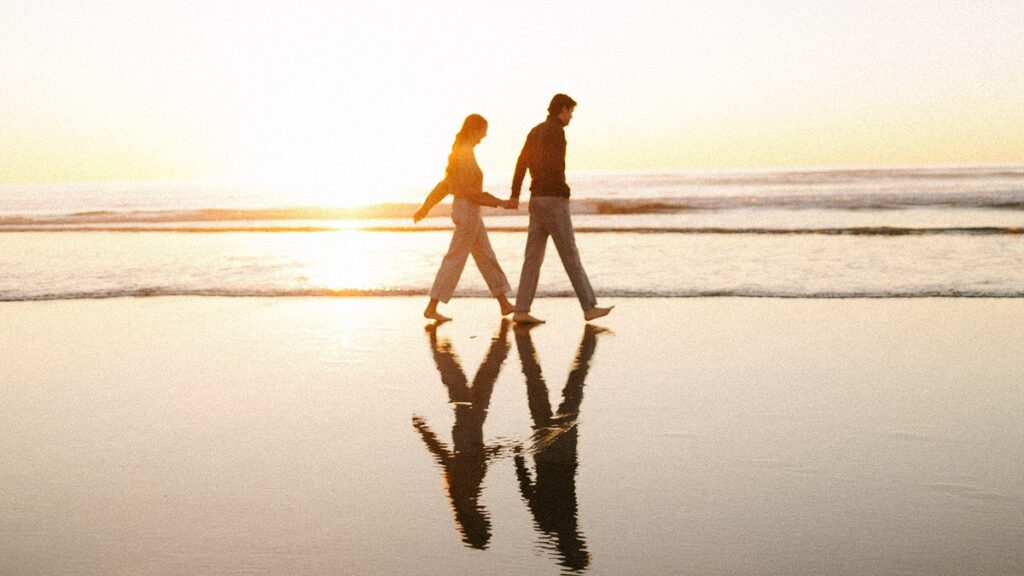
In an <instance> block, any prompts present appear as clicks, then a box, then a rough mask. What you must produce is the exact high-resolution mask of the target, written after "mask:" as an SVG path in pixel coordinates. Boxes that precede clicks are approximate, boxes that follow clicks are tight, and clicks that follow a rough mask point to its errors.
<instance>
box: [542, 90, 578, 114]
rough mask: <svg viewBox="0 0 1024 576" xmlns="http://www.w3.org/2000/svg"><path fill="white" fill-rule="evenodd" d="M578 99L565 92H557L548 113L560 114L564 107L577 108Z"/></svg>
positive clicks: (549, 105)
mask: <svg viewBox="0 0 1024 576" xmlns="http://www.w3.org/2000/svg"><path fill="white" fill-rule="evenodd" d="M575 107H576V101H575V100H573V99H572V98H569V97H568V96H566V95H565V94H555V97H554V98H552V99H551V104H548V114H558V113H559V112H561V111H562V108H569V109H572V108H575Z"/></svg>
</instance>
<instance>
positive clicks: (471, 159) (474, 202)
mask: <svg viewBox="0 0 1024 576" xmlns="http://www.w3.org/2000/svg"><path fill="white" fill-rule="evenodd" d="M485 136H487V120H485V119H484V117H483V116H480V115H479V114H470V115H469V116H467V117H466V120H465V121H464V122H463V123H462V129H461V130H459V133H458V134H456V135H455V143H454V144H452V152H451V154H450V155H449V156H448V168H447V171H446V175H445V179H444V180H443V181H441V182H440V183H439V184H438V185H437V186H435V187H434V190H433V191H431V193H430V195H429V196H427V199H426V200H425V201H424V202H423V206H421V207H420V209H419V210H417V211H416V214H414V215H413V221H414V222H419V221H420V220H422V219H423V218H425V217H426V216H427V212H429V211H430V209H431V208H433V207H434V206H435V205H436V204H437V203H438V202H440V201H441V199H443V198H444V197H445V196H447V195H448V194H451V195H452V196H454V197H455V199H454V200H453V201H452V222H454V223H455V233H454V234H453V235H452V241H451V244H450V245H449V247H448V253H447V254H445V256H444V260H442V261H441V267H440V269H438V271H437V276H436V277H435V278H434V285H433V286H432V287H431V289H430V302H429V303H428V304H427V308H426V309H425V310H424V311H423V316H425V317H426V318H430V319H431V320H436V321H438V322H444V321H447V320H451V318H449V317H448V316H445V315H443V314H441V313H440V312H438V311H437V304H438V302H444V303H446V304H447V303H448V301H449V300H450V299H451V297H452V294H453V293H454V292H455V286H456V285H458V283H459V277H460V276H462V270H463V268H465V266H466V259H467V258H468V257H469V255H470V254H472V255H473V260H474V261H475V262H476V266H477V268H479V269H480V273H481V274H483V277H484V280H485V281H486V282H487V287H488V288H489V289H490V291H491V294H493V295H494V297H495V298H497V300H498V304H499V305H500V306H501V315H502V316H505V315H508V314H511V313H512V311H513V308H512V303H511V302H509V301H508V297H507V296H506V294H507V293H508V292H509V291H510V290H511V289H512V288H511V286H509V283H508V279H507V278H506V277H505V273H504V272H503V271H502V269H501V265H499V264H498V259H497V257H495V255H494V250H493V249H492V248H491V241H490V239H488V237H487V227H486V226H484V221H483V218H481V216H480V207H481V206H501V207H503V208H508V207H509V202H508V201H505V200H499V199H498V198H496V197H495V196H492V195H491V194H488V193H487V192H484V190H483V183H484V174H483V172H482V171H481V170H480V166H479V165H477V163H476V155H475V154H474V151H473V149H474V148H476V145H477V144H479V143H480V141H481V140H483V139H484V137H485Z"/></svg>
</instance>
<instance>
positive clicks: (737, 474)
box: [0, 298, 1024, 576]
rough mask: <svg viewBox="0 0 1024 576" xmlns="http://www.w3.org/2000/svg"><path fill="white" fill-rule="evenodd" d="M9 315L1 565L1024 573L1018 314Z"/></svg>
mask: <svg viewBox="0 0 1024 576" xmlns="http://www.w3.org/2000/svg"><path fill="white" fill-rule="evenodd" d="M609 303H614V304H617V308H616V310H615V311H614V312H613V313H612V315H611V316H610V317H608V318H607V319H603V320H604V321H601V322H598V324H600V326H602V327H606V328H608V329H609V330H608V331H604V332H602V331H600V330H598V329H594V328H591V329H585V328H584V324H583V322H582V318H581V314H580V312H579V310H578V307H577V305H576V303H575V301H574V300H570V299H544V300H542V301H539V302H538V303H537V305H536V306H535V309H534V311H535V313H536V314H537V315H539V316H542V317H544V318H546V319H547V320H548V323H547V324H545V325H542V326H539V327H536V328H534V329H532V330H528V331H524V330H522V329H519V330H517V329H515V328H514V327H512V326H510V325H508V324H502V323H501V322H500V321H499V319H498V318H497V306H496V305H495V304H494V303H493V302H491V301H487V300H480V299H457V300H454V301H453V303H452V304H451V305H450V306H448V307H447V308H446V310H445V311H446V312H447V313H450V314H451V315H454V316H455V317H456V320H455V321H454V322H451V323H447V324H444V325H442V326H440V327H438V328H436V330H425V329H424V325H425V321H424V320H423V319H421V318H419V317H418V314H419V312H420V311H421V309H422V307H423V304H424V302H423V301H422V299H419V298H381V299H369V298H367V299H360V298H352V299H345V298H339V299H289V298H275V299H259V298H252V299H250V298H239V299H229V298H147V299H113V300H95V301H64V302H22V303H2V304H0V318H2V322H0V350H2V352H3V362H2V363H0V454H2V455H3V464H2V466H0V574H3V575H5V576H6V575H12V576H23V575H34V574H89V575H92V574H95V575H101V574H102V575H109V574H169V575H190V576H191V575H200V574H209V575H223V574H274V575H276V574H325V575H326V574H331V575H338V574H427V575H432V574H438V575H440V574H464V573H496V574H497V573H500V574H565V573H586V574H851V575H852V574H893V573H901V574H921V575H925V574H927V575H936V574H972V575H986V574H1020V573H1024V548H1022V547H1021V546H1020V542H1022V541H1024V482H1021V478H1024V458H1021V456H1020V452H1021V446H1024V409H1022V406H1024V386H1022V383H1024V368H1022V364H1021V350H1024V300H1021V299H895V300H893V299H889V300H799V299H793V300H780V299H731V298H720V299H619V300H617V301H615V302H609Z"/></svg>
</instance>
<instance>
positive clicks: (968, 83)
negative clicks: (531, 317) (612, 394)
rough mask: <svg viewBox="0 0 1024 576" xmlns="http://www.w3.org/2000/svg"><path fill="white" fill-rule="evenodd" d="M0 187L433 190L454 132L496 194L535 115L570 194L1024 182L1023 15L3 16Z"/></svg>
mask: <svg viewBox="0 0 1024 576" xmlns="http://www.w3.org/2000/svg"><path fill="white" fill-rule="evenodd" d="M0 22H2V27H3V34H0V54H2V56H0V78H2V80H0V82H2V83H3V105H2V106H0V125H2V126H3V127H4V129H3V130H2V131H0V150H2V151H3V161H2V162H0V183H11V182H82V181H122V180H132V181H147V180H191V179H212V180H218V181H225V182H233V183H242V184H258V185H264V186H268V187H274V188H278V189H282V188H284V189H294V190H296V191H299V192H301V194H303V195H304V196H311V197H313V198H315V199H317V200H318V203H322V204H340V205H348V204H354V203H359V201H360V200H362V199H364V198H366V197H367V196H373V197H382V196H384V197H397V196H403V195H405V194H406V193H407V192H408V190H410V189H416V190H421V189H424V188H427V189H429V186H430V185H431V184H432V183H433V181H435V180H436V178H438V177H439V176H440V174H441V172H442V171H443V167H444V162H445V157H446V156H447V153H448V148H449V146H450V144H451V139H452V136H453V134H454V132H455V131H456V130H457V128H458V126H459V124H460V122H461V120H462V118H463V117H464V116H465V115H466V114H468V113H471V112H477V113H480V114H483V115H484V116H486V117H487V118H488V119H489V120H490V121H491V130H490V136H489V137H488V139H487V140H486V141H485V142H484V143H483V144H482V145H481V146H480V148H479V150H478V158H479V160H480V163H481V166H482V167H483V168H484V170H485V172H487V173H488V174H489V175H490V174H494V175H499V174H503V173H505V172H509V171H511V169H512V166H513V165H514V162H515V155H516V153H517V151H518V147H519V146H521V144H522V140H523V138H524V136H525V134H526V132H527V131H528V129H529V128H530V126H532V125H533V124H535V123H536V122H538V121H539V120H541V119H543V116H544V111H545V110H544V109H545V106H546V103H547V100H548V99H549V98H550V96H551V94H553V93H555V92H558V91H563V92H567V93H570V94H572V95H573V96H574V97H575V98H576V99H577V100H578V101H579V102H580V107H579V108H578V110H577V115H576V119H575V120H574V125H573V127H572V129H571V135H570V141H571V146H570V151H569V158H568V162H569V165H570V169H572V170H589V169H622V168H629V169H632V168H716V167H769V166H812V165H846V164H962V163H1003V162H1015V161H1020V160H1021V159H1022V158H1024V136H1021V134H1022V133H1024V131H1022V130H1021V129H1020V127H1021V126H1024V108H1022V107H1021V106H1019V95H1020V94H1021V93H1024V75H1022V74H1020V71H1019V64H1020V62H1022V61H1024V39H1022V36H1021V35H1020V33H1019V32H1020V30H1021V29H1024V5H1022V4H1020V3H1019V2H1010V1H1000V2H989V3H985V4H978V5H972V4H968V3H960V2H938V3H919V2H895V3H884V4H867V5H865V4H863V3H841V4H839V5H825V4H816V3H805V2H798V1H791V2H782V3H773V4H771V6H770V7H768V5H763V4H759V3H748V2H741V1H736V0H734V1H729V2H726V3H724V4H723V3H720V2H691V3H676V2H642V3H631V4H629V5H628V7H627V5H623V6H618V7H601V8H596V7H595V6H594V5H592V4H587V3H582V2H578V3H559V4H558V5H557V6H552V5H550V4H547V3H541V2H527V3H515V4H501V5H493V4H479V3H468V2H465V3H463V2H443V3H430V4H414V3H407V2H392V3H383V4H380V3H374V4H373V6H372V7H371V6H370V5H364V4H361V3H349V2H342V3H336V2H313V1H302V2H298V3H288V4H281V3H273V2H262V1H256V2H248V3H236V2H212V3H210V2H185V3H173V4H168V3H162V2H152V1H143V2H127V1H119V0H104V1H102V2H91V3H85V4H80V3H76V2H71V1H67V0H46V1H41V2H32V3H29V2H16V3H5V4H4V5H3V6H2V7H0Z"/></svg>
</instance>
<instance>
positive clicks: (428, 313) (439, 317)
mask: <svg viewBox="0 0 1024 576" xmlns="http://www.w3.org/2000/svg"><path fill="white" fill-rule="evenodd" d="M423 317H424V318H427V319H428V320H433V321H435V322H437V323H438V324H440V323H441V322H447V321H449V320H451V318H449V317H448V316H445V315H444V314H441V313H440V312H438V311H437V310H429V309H428V310H424V311H423Z"/></svg>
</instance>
